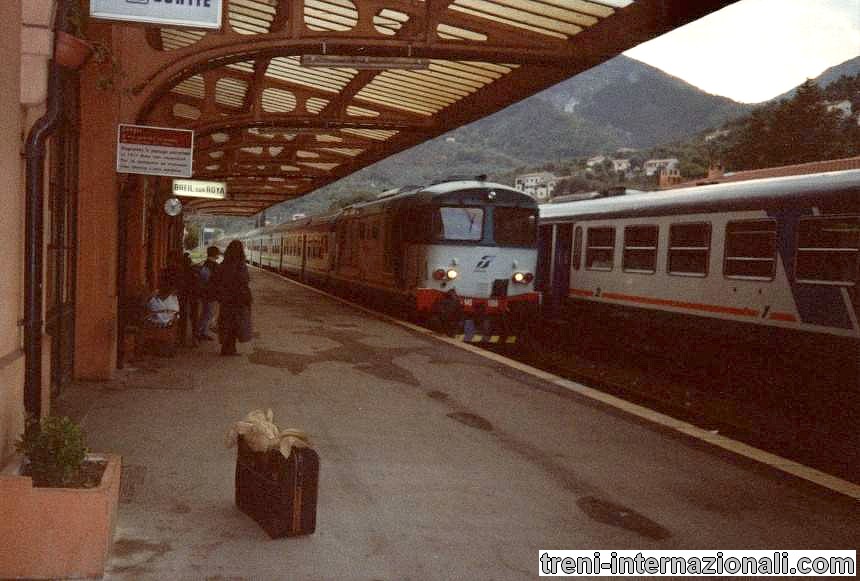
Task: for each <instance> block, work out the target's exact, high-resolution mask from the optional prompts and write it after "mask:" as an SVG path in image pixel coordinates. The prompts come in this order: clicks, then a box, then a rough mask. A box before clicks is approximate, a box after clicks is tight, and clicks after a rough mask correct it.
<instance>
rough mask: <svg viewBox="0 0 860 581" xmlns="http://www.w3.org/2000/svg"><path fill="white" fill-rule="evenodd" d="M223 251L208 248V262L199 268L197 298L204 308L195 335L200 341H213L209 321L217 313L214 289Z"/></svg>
mask: <svg viewBox="0 0 860 581" xmlns="http://www.w3.org/2000/svg"><path fill="white" fill-rule="evenodd" d="M219 256H221V251H220V250H219V249H218V247H217V246H210V247H209V248H207V249H206V262H204V263H203V264H201V265H200V266H199V267H198V268H197V300H198V302H199V304H200V306H201V308H202V311H201V313H200V318H199V319H198V321H197V326H196V327H195V329H194V336H195V337H197V340H198V341H211V340H212V337H210V336H209V323H211V322H212V317H213V316H214V315H215V303H216V301H217V297H216V296H215V292H214V289H213V281H214V277H215V273H216V272H218V266H219V265H218V257H219Z"/></svg>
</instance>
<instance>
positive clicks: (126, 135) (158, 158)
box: [116, 125, 194, 178]
mask: <svg viewBox="0 0 860 581" xmlns="http://www.w3.org/2000/svg"><path fill="white" fill-rule="evenodd" d="M193 161H194V132H193V131H191V130H190V129H168V128H164V127H147V126H144V125H120V126H119V129H118V131H117V146H116V171H117V172H118V173H137V174H144V175H151V176H168V177H175V178H190V177H191V170H192V163H193Z"/></svg>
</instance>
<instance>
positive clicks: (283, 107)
mask: <svg viewBox="0 0 860 581" xmlns="http://www.w3.org/2000/svg"><path fill="white" fill-rule="evenodd" d="M261 100H262V103H263V111H265V112H266V113H289V112H290V111H293V110H294V109H295V108H296V96H295V95H293V94H292V93H290V92H289V91H285V90H283V89H275V88H272V87H269V88H266V89H263V95H262V99H261Z"/></svg>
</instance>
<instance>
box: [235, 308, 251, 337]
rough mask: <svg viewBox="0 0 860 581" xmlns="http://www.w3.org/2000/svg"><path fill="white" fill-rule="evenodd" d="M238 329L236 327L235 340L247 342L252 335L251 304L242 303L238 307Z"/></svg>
mask: <svg viewBox="0 0 860 581" xmlns="http://www.w3.org/2000/svg"><path fill="white" fill-rule="evenodd" d="M238 315H239V320H238V321H237V322H238V329H236V340H237V341H239V343H247V342H248V341H250V340H251V337H252V336H253V334H254V333H253V328H252V326H251V305H242V306H241V307H239V312H238Z"/></svg>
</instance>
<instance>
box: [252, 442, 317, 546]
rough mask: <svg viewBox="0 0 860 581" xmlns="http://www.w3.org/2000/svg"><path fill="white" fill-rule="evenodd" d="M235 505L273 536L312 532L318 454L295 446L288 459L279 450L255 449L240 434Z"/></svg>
mask: <svg viewBox="0 0 860 581" xmlns="http://www.w3.org/2000/svg"><path fill="white" fill-rule="evenodd" d="M238 445H239V454H238V456H237V458H236V506H238V507H239V510H241V511H242V512H244V513H245V514H247V515H248V516H250V517H251V518H253V519H254V520H255V521H257V523H258V524H259V525H260V526H261V527H262V528H263V530H265V531H266V532H267V533H268V534H269V536H270V537H271V538H273V539H277V538H281V537H292V536H298V535H309V534H311V533H313V532H314V530H315V529H316V524H317V487H318V484H319V466H320V460H319V455H318V454H317V453H316V452H315V451H314V450H313V449H311V448H300V447H297V446H294V447H293V449H292V452H291V453H290V457H289V458H284V456H283V454H281V453H280V451H277V450H270V451H269V452H254V451H253V450H251V449H250V448H249V447H248V445H247V444H246V443H245V440H244V439H243V438H242V437H241V436H240V437H239V442H238Z"/></svg>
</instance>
